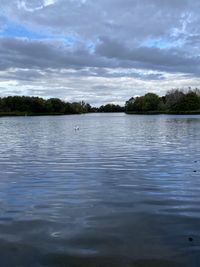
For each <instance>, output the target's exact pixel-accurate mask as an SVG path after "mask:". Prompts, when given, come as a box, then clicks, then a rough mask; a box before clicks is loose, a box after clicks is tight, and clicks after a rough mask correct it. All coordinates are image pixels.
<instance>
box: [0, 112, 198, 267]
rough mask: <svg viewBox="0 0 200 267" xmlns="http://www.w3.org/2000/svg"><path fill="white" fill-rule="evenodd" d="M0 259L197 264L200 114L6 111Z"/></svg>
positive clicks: (31, 264)
mask: <svg viewBox="0 0 200 267" xmlns="http://www.w3.org/2000/svg"><path fill="white" fill-rule="evenodd" d="M76 125H78V126H79V128H80V129H79V130H78V131H75V130H74V127H75V126H76ZM0 261H1V263H0V266H2V267H16V266H19V267H42V266H44V267H45V266H52V267H60V266H62V267H129V266H130V267H134V266H136V267H151V266H152V267H158V266H159V267H168V266H169V267H173V266H177V267H178V266H179V267H180V266H181V267H182V266H190V267H193V266H195V267H197V266H198V267H199V266H200V116H166V115H160V116H142V115H141V116H135V115H125V114H121V113H120V114H89V115H77V116H76V115H74V116H55V117H54V116H47V117H12V118H11V117H4V118H0Z"/></svg>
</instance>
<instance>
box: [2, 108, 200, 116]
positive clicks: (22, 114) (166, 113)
mask: <svg viewBox="0 0 200 267" xmlns="http://www.w3.org/2000/svg"><path fill="white" fill-rule="evenodd" d="M111 113H124V114H127V115H147V116H148V115H200V111H199V110H198V111H188V112H186V111H182V112H159V111H148V112H90V113H79V114H77V113H76V114H75V113H69V114H64V113H23V112H0V118H1V117H42V116H44V117H45V116H69V115H83V114H111Z"/></svg>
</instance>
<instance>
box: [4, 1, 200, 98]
mask: <svg viewBox="0 0 200 267" xmlns="http://www.w3.org/2000/svg"><path fill="white" fill-rule="evenodd" d="M0 6H1V15H0V34H1V31H2V32H3V29H4V28H5V27H6V26H7V24H9V23H11V24H12V23H14V24H15V25H21V26H22V27H23V28H25V29H26V30H27V31H30V32H36V33H44V34H45V35H46V36H48V39H47V38H46V39H44V40H40V41H39V40H36V38H35V39H34V36H33V38H32V39H31V38H30V39H28V38H26V39H25V38H16V37H15V36H14V35H13V37H6V34H3V33H2V34H1V37H0V57H1V61H0V83H2V84H3V85H4V86H6V88H7V89H5V90H3V89H0V94H1V93H2V94H5V91H6V90H7V92H12V91H13V92H19V91H20V92H21V93H23V92H24V93H27V94H31V93H32V94H39V95H41V96H59V97H61V98H65V97H67V98H68V99H77V97H81V98H83V99H85V100H87V99H89V100H90V101H91V103H97V102H98V103H100V102H101V103H102V102H104V101H108V100H109V101H110V99H113V101H118V102H122V100H123V99H124V98H126V96H128V97H129V96H131V95H134V94H143V93H144V92H146V91H150V90H157V92H159V93H161V92H163V90H168V89H170V87H173V86H179V87H182V86H183V87H184V86H188V85H191V86H192V85H195V86H196V85H197V84H198V82H199V75H200V64H199V63H200V62H199V59H200V58H199V56H200V46H199V43H200V26H199V25H200V16H199V12H200V2H199V0H193V1H191V0H162V1H161V0H97V1H93V0H86V1H81V0H73V1H71V0H70V1H66V0H55V1H52V4H50V5H49V4H48V3H47V1H44V0H33V1H29V0H10V1H7V0H0ZM2 14H3V15H2ZM11 18H12V21H11ZM8 35H9V36H11V34H8ZM172 73H173V75H172ZM180 75H181V76H180ZM172 76H173V78H172ZM49 80H51V84H50V83H49ZM2 84H0V86H1V88H3V86H2ZM159 86H162V89H159V88H160V87H159ZM16 87H17V89H16ZM19 87H20V88H21V89H20V90H18V88H19ZM102 92H103V93H102ZM105 94H108V96H106V95H105ZM95 96H96V99H95Z"/></svg>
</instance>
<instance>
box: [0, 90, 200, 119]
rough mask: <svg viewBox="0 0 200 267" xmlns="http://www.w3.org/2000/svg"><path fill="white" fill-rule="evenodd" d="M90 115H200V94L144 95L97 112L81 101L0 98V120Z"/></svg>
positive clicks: (102, 107)
mask: <svg viewBox="0 0 200 267" xmlns="http://www.w3.org/2000/svg"><path fill="white" fill-rule="evenodd" d="M92 112H104V113H109V112H125V113H127V114H138V115H140V114H141V115H156V114H178V115H186V114H188V115H190V114H191V115H193V114H200V90H199V89H193V90H192V89H190V88H189V89H188V90H180V89H174V90H171V91H169V92H167V94H166V95H165V96H161V97H160V96H158V95H157V94H155V93H147V94H145V95H144V96H138V97H131V98H130V99H129V100H128V101H126V102H125V105H124V106H120V105H116V104H112V103H109V104H106V105H102V106H100V107H98V108H97V107H92V106H91V105H90V104H88V103H85V102H84V101H80V102H73V103H69V102H64V101H62V100H60V99H58V98H50V99H47V100H46V99H43V98H40V97H29V96H8V97H4V98H0V117H1V116H47V115H71V114H85V113H92Z"/></svg>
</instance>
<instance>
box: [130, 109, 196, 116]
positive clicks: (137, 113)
mask: <svg viewBox="0 0 200 267" xmlns="http://www.w3.org/2000/svg"><path fill="white" fill-rule="evenodd" d="M125 113H126V114H127V115H200V110H193V111H169V112H167V111H166V112H161V111H147V112H133V111H129V112H125Z"/></svg>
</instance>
